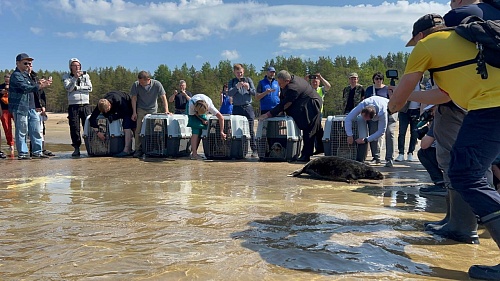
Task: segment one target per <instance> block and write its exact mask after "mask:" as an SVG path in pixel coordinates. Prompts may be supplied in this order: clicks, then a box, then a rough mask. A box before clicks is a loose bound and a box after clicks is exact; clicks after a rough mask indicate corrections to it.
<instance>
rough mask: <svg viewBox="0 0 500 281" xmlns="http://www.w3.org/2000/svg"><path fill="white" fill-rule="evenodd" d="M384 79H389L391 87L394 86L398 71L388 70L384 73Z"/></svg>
mask: <svg viewBox="0 0 500 281" xmlns="http://www.w3.org/2000/svg"><path fill="white" fill-rule="evenodd" d="M385 77H387V78H390V79H391V82H390V85H391V86H396V81H395V80H398V79H399V76H398V70H397V69H388V70H387V71H386V72H385Z"/></svg>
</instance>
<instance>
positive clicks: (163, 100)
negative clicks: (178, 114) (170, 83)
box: [161, 95, 170, 114]
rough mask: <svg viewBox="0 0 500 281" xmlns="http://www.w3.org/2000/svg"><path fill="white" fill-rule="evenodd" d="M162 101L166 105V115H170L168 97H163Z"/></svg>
mask: <svg viewBox="0 0 500 281" xmlns="http://www.w3.org/2000/svg"><path fill="white" fill-rule="evenodd" d="M161 101H162V102H163V104H164V105H165V113H167V114H170V111H168V102H167V95H161Z"/></svg>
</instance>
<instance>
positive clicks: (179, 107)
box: [168, 80, 193, 114]
mask: <svg viewBox="0 0 500 281" xmlns="http://www.w3.org/2000/svg"><path fill="white" fill-rule="evenodd" d="M192 96H193V94H191V92H190V91H188V90H186V81H184V80H181V81H179V90H174V94H173V95H171V96H170V98H169V99H168V101H169V102H173V103H174V105H175V111H174V113H175V114H186V106H187V104H188V101H189V100H190V99H191V97H192Z"/></svg>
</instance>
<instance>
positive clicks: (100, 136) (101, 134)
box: [97, 132, 106, 141]
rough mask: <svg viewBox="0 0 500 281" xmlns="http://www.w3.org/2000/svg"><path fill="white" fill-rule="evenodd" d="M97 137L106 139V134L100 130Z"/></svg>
mask: <svg viewBox="0 0 500 281" xmlns="http://www.w3.org/2000/svg"><path fill="white" fill-rule="evenodd" d="M97 137H98V138H99V139H100V140H102V141H104V140H106V136H105V135H104V134H103V133H102V132H98V133H97Z"/></svg>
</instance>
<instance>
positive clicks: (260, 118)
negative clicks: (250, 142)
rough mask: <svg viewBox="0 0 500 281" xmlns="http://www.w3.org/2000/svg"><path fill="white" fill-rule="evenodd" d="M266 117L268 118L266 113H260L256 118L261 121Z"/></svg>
mask: <svg viewBox="0 0 500 281" xmlns="http://www.w3.org/2000/svg"><path fill="white" fill-rule="evenodd" d="M267 118H269V116H268V115H267V113H266V114H262V115H261V116H259V118H258V119H259V121H262V120H265V119H267Z"/></svg>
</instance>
